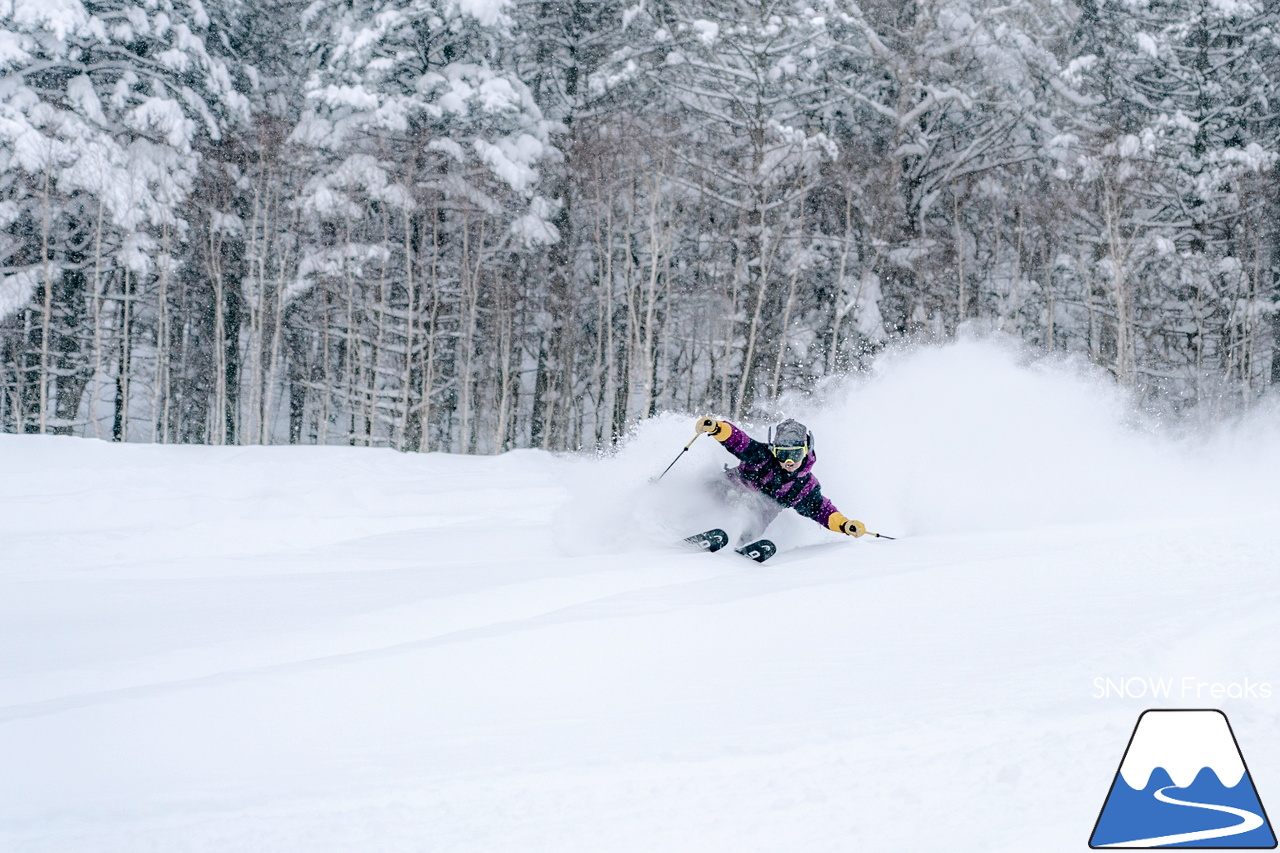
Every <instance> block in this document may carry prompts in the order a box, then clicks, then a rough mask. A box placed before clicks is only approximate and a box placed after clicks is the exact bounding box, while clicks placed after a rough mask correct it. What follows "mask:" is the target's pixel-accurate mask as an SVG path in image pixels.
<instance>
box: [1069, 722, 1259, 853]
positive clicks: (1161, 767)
mask: <svg viewBox="0 0 1280 853" xmlns="http://www.w3.org/2000/svg"><path fill="white" fill-rule="evenodd" d="M1089 846H1090V847H1092V848H1094V849H1100V848H1112V847H1127V848H1139V849H1152V848H1156V847H1185V848H1192V849H1199V848H1222V847H1229V848H1232V849H1236V850H1239V849H1254V850H1258V849H1274V848H1275V846H1276V836H1275V833H1274V832H1272V830H1271V822H1270V821H1268V820H1267V813H1266V811H1265V810H1264V809H1263V808H1262V801H1261V800H1260V799H1258V792H1257V790H1256V789H1255V788H1254V787H1253V777H1252V776H1250V775H1249V768H1248V767H1246V766H1245V763H1244V756H1243V755H1242V754H1241V752H1240V745H1239V744H1238V743H1237V742H1236V736H1235V734H1234V733H1233V732H1232V731H1231V724H1230V723H1228V722H1227V715H1226V714H1224V713H1222V712H1221V711H1216V710H1149V711H1143V712H1142V714H1141V716H1139V717H1138V724H1137V725H1136V726H1134V729H1133V735H1132V736H1131V737H1130V738H1129V746H1128V747H1126V748H1125V751H1124V758H1122V759H1121V760H1120V769H1119V770H1117V771H1116V777H1115V779H1114V780H1112V782H1111V790H1110V791H1109V792H1108V793H1107V799H1106V801H1105V802H1104V803H1103V805H1102V811H1101V812H1100V813H1099V814H1098V821H1097V823H1095V824H1094V827H1093V835H1092V836H1090V838H1089Z"/></svg>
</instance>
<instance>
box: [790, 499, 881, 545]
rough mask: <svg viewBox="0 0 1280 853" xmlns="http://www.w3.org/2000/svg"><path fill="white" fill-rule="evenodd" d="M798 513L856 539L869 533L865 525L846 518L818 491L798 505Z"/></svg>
mask: <svg viewBox="0 0 1280 853" xmlns="http://www.w3.org/2000/svg"><path fill="white" fill-rule="evenodd" d="M796 512H798V513H800V514H801V515H803V516H804V517H806V518H812V519H813V520H814V521H816V522H818V523H819V524H821V525H822V526H823V527H826V528H827V529H828V530H831V531H834V532H836V533H843V534H845V535H846V536H853V537H855V538H856V537H858V536H861V535H862V534H864V533H866V532H867V526H866V525H865V524H863V523H862V522H861V521H854V520H853V519H852V518H848V517H846V516H845V514H844V513H842V512H840V510H838V509H836V505H835V504H833V503H832V502H831V501H829V500H828V499H827V498H824V497H823V496H822V492H821V491H819V490H818V489H814V490H813V491H812V492H810V493H809V494H808V495H806V496H805V498H804V500H802V501H800V503H798V504H796Z"/></svg>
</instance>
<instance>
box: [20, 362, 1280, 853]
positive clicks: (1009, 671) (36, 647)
mask: <svg viewBox="0 0 1280 853" xmlns="http://www.w3.org/2000/svg"><path fill="white" fill-rule="evenodd" d="M786 413H787V414H791V415H794V416H796V417H799V418H801V419H802V420H805V421H806V422H807V423H808V424H809V425H810V426H811V428H812V429H813V432H814V434H815V437H816V448H817V452H818V455H819V461H818V463H817V466H816V469H815V471H816V473H817V474H818V476H819V477H820V478H821V480H822V484H823V489H824V492H825V493H827V494H828V495H829V496H830V497H831V498H832V499H833V500H834V501H835V503H836V504H837V506H839V507H840V508H841V510H842V511H844V512H845V513H846V514H848V515H849V516H851V517H854V518H858V519H861V520H862V521H864V522H865V523H866V524H867V525H868V527H869V528H870V529H872V530H874V531H878V532H883V533H886V534H889V535H893V536H898V537H900V538H898V539H897V540H896V541H887V540H875V539H872V538H870V537H864V538H862V539H859V540H851V539H847V538H842V537H838V536H836V535H834V534H831V533H828V532H826V531H824V530H823V529H821V528H819V527H818V526H817V525H815V524H813V523H812V522H809V521H806V520H804V519H800V518H798V517H794V515H793V514H792V516H791V517H788V516H783V517H781V518H780V519H779V521H778V522H776V523H775V526H774V528H773V529H771V531H770V533H771V534H772V536H773V538H774V539H775V540H776V541H777V542H778V543H779V544H780V545H781V546H782V548H783V550H782V551H781V553H779V554H778V556H777V557H775V558H774V559H773V560H771V561H770V562H769V563H766V564H764V565H757V564H755V563H752V562H750V561H748V560H745V559H742V558H740V557H738V556H736V555H734V554H733V553H731V552H727V551H726V552H721V553H718V554H712V555H707V554H700V553H694V552H691V551H688V550H685V549H683V548H681V547H679V546H678V545H676V544H673V540H675V539H677V538H678V537H679V536H682V535H685V534H687V533H691V532H694V531H697V530H700V529H704V528H706V527H710V526H712V525H713V524H723V525H724V526H726V527H728V528H733V527H734V526H735V524H737V520H736V519H735V518H734V515H733V512H732V511H731V510H722V509H719V508H718V505H717V504H716V502H715V500H714V498H713V487H712V485H711V483H712V481H713V480H714V479H715V478H716V477H717V476H718V472H719V471H720V470H721V467H722V466H723V464H724V463H725V462H727V461H729V456H728V454H727V453H726V452H725V451H724V450H723V448H721V447H719V446H717V445H716V444H715V443H714V442H713V440H711V439H705V438H704V439H702V440H700V441H698V442H696V443H695V444H694V445H693V447H692V449H691V450H690V451H689V452H688V453H687V454H684V457H683V458H682V459H681V460H680V461H679V462H678V463H677V464H676V465H675V467H674V468H672V470H671V473H670V474H668V475H667V477H666V478H664V479H663V480H662V481H661V482H659V483H658V484H656V485H655V484H651V483H649V482H648V481H649V478H651V477H652V476H654V475H656V474H657V473H658V472H660V471H661V470H662V469H663V467H665V466H666V464H667V463H668V462H669V461H670V460H671V459H672V458H673V457H674V456H675V455H676V453H678V452H679V449H680V447H681V446H682V445H683V444H684V443H685V442H686V441H688V439H689V438H690V437H691V436H692V433H693V430H692V417H693V416H694V415H696V414H699V413H685V414H680V415H675V414H672V415H664V416H662V417H658V418H655V419H652V420H650V421H648V422H646V423H644V424H642V425H641V427H640V428H639V429H638V430H637V432H636V434H635V435H634V436H633V437H632V439H631V440H630V441H629V442H628V444H627V445H626V446H625V447H624V448H623V449H622V450H621V451H620V452H618V453H617V454H615V455H613V456H611V457H608V458H594V457H582V456H553V455H550V454H546V453H542V452H535V451H517V452H512V453H507V454H505V455H502V456H497V457H463V456H454V455H445V454H425V455H412V454H407V455H402V454H397V453H395V452H393V451H390V450H378V449H365V448H335V447H262V448H256V447H255V448H214V447H181V446H149V445H112V444H108V443H103V442H98V441H91V440H83V439H73V438H61V437H41V436H13V435H3V436H0V660H2V661H3V663H4V665H3V668H0V768H3V772H0V850H4V851H6V853H36V851H57V853H68V851H76V853H99V851H101V853H107V851H111V852H112V853H114V852H115V851H119V853H126V851H127V853H138V851H165V853H170V851H192V853H196V852H197V851H199V853H204V851H209V853H214V851H216V853H229V852H230V851H254V853H261V852H262V851H272V853H285V852H286V851H298V853H327V851H361V852H362V853H364V852H365V851H556V853H564V851H659V850H661V851H801V850H802V851H901V850H920V851H934V850H983V851H1027V850H1036V851H1055V850H1064V851H1065V850H1071V851H1077V850H1081V849H1084V847H1085V845H1086V843H1087V839H1088V837H1089V833H1090V831H1091V830H1092V827H1093V823H1094V820H1095V818H1096V817H1097V814H1098V811H1099V809H1100V807H1101V805H1102V802H1103V800H1104V799H1105V797H1106V794H1107V791H1108V788H1109V786H1110V784H1111V781H1112V778H1113V777H1114V774H1115V773H1116V769H1117V766H1118V764H1119V761H1120V758H1121V755H1122V754H1123V751H1124V748H1125V745H1126V743H1127V740H1128V737H1129V733H1130V732H1131V731H1132V728H1133V725H1134V722H1135V720H1136V719H1137V717H1138V714H1139V713H1140V712H1141V711H1142V710H1143V709H1145V708H1147V707H1151V706H1153V705H1156V706H1163V707H1219V708H1222V709H1223V710H1224V711H1226V712H1227V714H1228V715H1229V716H1230V718H1231V722H1232V725H1233V727H1234V729H1235V732H1236V735H1237V737H1238V738H1239V739H1240V743H1241V746H1242V747H1243V749H1244V752H1245V756H1246V760H1247V761H1248V763H1249V767H1250V770H1251V772H1252V775H1253V778H1254V780H1255V782H1256V783H1257V785H1258V790H1259V794H1260V795H1261V797H1262V798H1263V801H1264V803H1265V802H1268V798H1269V797H1270V798H1274V797H1276V796H1280V739H1277V738H1275V737H1274V736H1273V733H1274V732H1275V731H1276V730H1277V726H1280V690H1273V691H1272V693H1271V698H1257V697H1256V696H1254V697H1249V698H1231V697H1227V698H1220V699H1213V700H1210V699H1209V698H1208V696H1207V695H1206V696H1204V697H1201V698H1200V700H1199V701H1196V699H1195V698H1191V699H1184V698H1181V697H1178V696H1174V697H1172V698H1169V699H1166V700H1161V701H1154V700H1151V699H1150V698H1149V697H1148V698H1109V699H1107V698H1097V693H1096V689H1095V679H1097V678H1101V677H1110V678H1124V677H1130V676H1133V677H1144V678H1145V677H1164V676H1168V677H1173V678H1181V677H1184V676H1187V677H1194V678H1195V679H1198V680H1200V681H1203V682H1214V683H1223V684H1226V683H1236V682H1243V681H1244V680H1246V679H1249V680H1251V681H1252V682H1253V683H1257V682H1269V683H1270V684H1272V685H1273V686H1280V669H1278V663H1277V662H1280V631H1277V627H1278V623H1280V617H1278V616H1277V614H1278V613H1280V609H1278V607H1277V604H1278V603H1280V591H1278V590H1277V586H1276V583H1275V571H1276V568H1277V566H1280V544H1278V542H1277V530H1278V529H1280V488H1277V485H1276V484H1277V482H1280V417H1278V416H1277V413H1276V411H1275V410H1274V409H1270V410H1264V411H1258V412H1256V413H1255V414H1254V415H1252V416H1251V417H1249V418H1247V419H1244V420H1241V421H1237V422H1233V423H1231V424H1225V425H1218V426H1215V427H1212V428H1206V429H1204V430H1201V431H1198V432H1195V433H1189V432H1187V433H1181V434H1178V435H1174V434H1172V433H1171V432H1169V431H1166V430H1164V429H1162V428H1161V427H1159V426H1158V425H1155V426H1153V425H1150V424H1147V423H1146V422H1145V421H1143V420H1142V419H1141V418H1138V417H1136V416H1134V415H1133V414H1132V413H1131V412H1130V411H1129V410H1128V409H1127V408H1126V407H1125V405H1124V402H1123V398H1122V397H1121V395H1119V394H1117V393H1116V392H1115V391H1114V390H1112V389H1111V388H1110V386H1108V385H1107V383H1106V382H1105V381H1103V380H1102V379H1099V378H1098V377H1097V376H1096V375H1094V374H1093V373H1091V372H1090V371H1089V370H1087V369H1084V368H1082V367H1080V366H1078V365H1074V364H1071V363H1065V362H1064V363H1048V362H1039V363H1030V362H1028V360H1027V359H1025V358H1024V357H1022V356H1020V355H1018V354H1017V353H1016V352H1013V351H1010V350H1007V349H1004V348H1002V347H1000V346H996V345H992V344H989V343H976V342H968V343H961V344H957V345H952V346H948V347H942V348H936V349H926V350H919V351H915V352H911V353H905V354H899V355H896V356H892V357H889V358H886V359H884V360H882V361H881V362H880V363H879V364H878V365H877V367H876V369H875V370H874V371H872V372H871V373H870V374H868V375H866V376H863V377H858V378H850V379H846V380H843V381H840V382H836V383H833V384H832V385H830V386H828V387H827V388H826V389H825V391H824V393H823V394H822V395H820V396H814V397H811V398H807V399H804V400H795V401H792V402H791V403H790V404H789V405H788V407H787V412H786ZM744 426H749V427H750V428H751V429H752V430H753V431H755V432H756V434H762V433H763V431H764V430H763V428H764V426H765V424H763V423H761V424H750V425H744Z"/></svg>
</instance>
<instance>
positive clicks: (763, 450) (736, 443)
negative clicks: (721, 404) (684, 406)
mask: <svg viewBox="0 0 1280 853" xmlns="http://www.w3.org/2000/svg"><path fill="white" fill-rule="evenodd" d="M697 428H698V432H705V433H707V434H708V435H710V436H711V437H712V438H714V439H715V440H716V441H718V442H720V443H721V444H723V445H724V449H725V450H727V451H729V452H730V453H732V454H733V455H734V456H736V457H738V458H739V459H747V460H754V459H756V458H758V457H760V456H761V454H765V455H767V454H768V453H769V446H768V445H766V444H764V443H762V442H759V441H756V440H755V439H754V438H752V437H751V436H749V435H747V434H746V433H745V432H743V431H742V430H741V429H739V428H738V427H736V426H734V425H733V424H731V423H729V422H728V421H718V420H716V419H715V418H711V417H706V418H699V419H698V423H697Z"/></svg>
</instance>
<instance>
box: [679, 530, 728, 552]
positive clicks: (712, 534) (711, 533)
mask: <svg viewBox="0 0 1280 853" xmlns="http://www.w3.org/2000/svg"><path fill="white" fill-rule="evenodd" d="M684 541H686V542H688V543H689V544H690V545H693V546H694V547H696V548H701V549H702V550H703V551H707V552H710V551H719V550H720V549H721V548H723V547H724V546H725V545H728V544H729V534H728V533H725V532H724V531H723V530H721V529H720V528H718V527H717V528H714V529H712V530H708V531H707V532H706V533H695V534H693V535H692V536H688V537H685V540H684Z"/></svg>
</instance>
